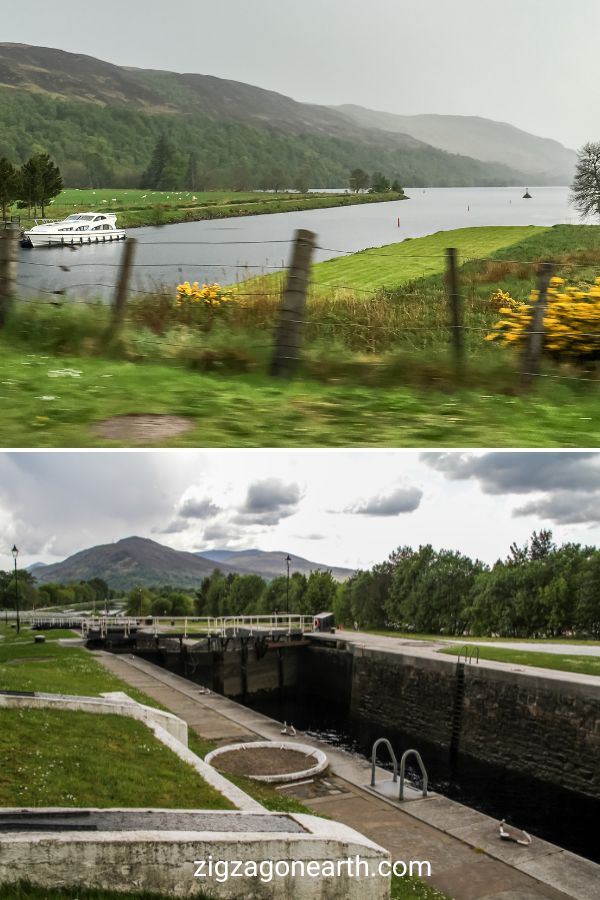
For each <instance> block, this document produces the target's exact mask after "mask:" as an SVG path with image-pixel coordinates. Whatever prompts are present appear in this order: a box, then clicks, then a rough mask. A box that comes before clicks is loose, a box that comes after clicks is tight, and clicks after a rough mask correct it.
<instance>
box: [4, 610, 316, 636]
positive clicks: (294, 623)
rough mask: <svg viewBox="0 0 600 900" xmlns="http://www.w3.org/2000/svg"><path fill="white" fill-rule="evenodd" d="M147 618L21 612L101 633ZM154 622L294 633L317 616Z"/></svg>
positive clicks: (29, 618) (37, 620)
mask: <svg viewBox="0 0 600 900" xmlns="http://www.w3.org/2000/svg"><path fill="white" fill-rule="evenodd" d="M3 615H4V617H5V618H6V619H7V620H8V619H13V618H15V617H16V613H15V612H14V611H13V610H6V611H4V613H3ZM145 618H147V617H146V616H141V617H139V616H127V615H119V616H82V615H65V614H61V613H46V614H44V613H43V612H37V611H36V612H33V611H29V612H25V613H21V621H23V622H28V623H30V624H31V625H34V626H35V625H37V624H50V625H62V626H64V627H67V628H73V627H75V628H83V627H85V628H86V629H87V630H88V631H89V630H90V628H99V630H100V631H101V632H105V631H106V630H107V628H108V627H109V626H110V627H117V628H119V627H122V628H123V627H124V628H125V630H131V629H132V628H133V627H134V626H136V625H139V624H140V622H141V621H142V620H143V619H145ZM151 618H152V624H153V625H154V630H156V629H157V628H158V627H160V621H161V619H162V620H163V621H168V622H169V623H175V622H177V623H178V624H180V623H181V624H182V625H183V630H184V633H185V634H187V633H188V630H189V627H190V626H191V625H192V624H193V625H198V626H199V627H200V628H201V629H202V630H205V631H207V632H213V633H220V634H225V632H226V631H227V630H228V629H234V630H237V629H239V628H245V629H250V631H251V632H253V631H254V630H257V631H267V630H284V631H287V633H288V634H290V633H291V632H292V631H302V632H309V631H313V625H314V623H313V616H304V615H300V614H298V613H284V614H281V613H280V614H277V615H261V616H218V617H215V616H152V617H151Z"/></svg>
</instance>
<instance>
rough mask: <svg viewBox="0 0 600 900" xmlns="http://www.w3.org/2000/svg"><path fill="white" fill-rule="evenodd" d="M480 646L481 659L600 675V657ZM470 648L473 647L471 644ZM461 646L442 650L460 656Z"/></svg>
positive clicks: (579, 673) (450, 654)
mask: <svg viewBox="0 0 600 900" xmlns="http://www.w3.org/2000/svg"><path fill="white" fill-rule="evenodd" d="M477 646H478V647H479V657H480V659H490V660H493V661H494V662H502V663H512V664H514V665H518V666H536V667H537V668H538V669H555V670H558V671H560V672H576V673H577V674H578V675H598V676H600V657H593V656H569V655H567V654H561V653H543V652H542V651H539V650H534V651H531V652H530V651H527V650H510V649H508V648H505V647H487V646H485V644H482V645H477ZM469 649H470V650H471V649H473V648H472V647H471V646H470V647H469ZM461 650H462V648H460V647H449V648H448V649H446V650H441V651H440V652H441V653H446V654H447V655H449V656H458V655H459V653H461Z"/></svg>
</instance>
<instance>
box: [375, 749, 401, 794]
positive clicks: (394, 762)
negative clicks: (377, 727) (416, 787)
mask: <svg viewBox="0 0 600 900" xmlns="http://www.w3.org/2000/svg"><path fill="white" fill-rule="evenodd" d="M380 744H385V745H386V747H387V748H388V750H389V753H390V756H391V757H392V763H393V764H394V777H393V778H392V781H398V760H397V759H396V754H395V753H394V749H393V747H392V745H391V744H390V742H389V741H388V739H387V738H378V739H377V740H376V741H375V743H374V744H373V749H372V750H371V787H375V761H376V759H377V748H378V747H379V745H380Z"/></svg>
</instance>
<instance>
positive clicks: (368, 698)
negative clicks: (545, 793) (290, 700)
mask: <svg viewBox="0 0 600 900" xmlns="http://www.w3.org/2000/svg"><path fill="white" fill-rule="evenodd" d="M305 666H306V668H307V670H308V685H309V687H310V688H311V690H312V691H313V692H315V693H317V694H318V696H320V697H321V698H323V699H324V698H325V697H326V696H330V697H333V698H335V699H336V700H338V701H339V702H342V703H345V704H346V705H347V709H348V713H349V715H350V716H351V717H352V718H353V720H354V721H355V723H357V727H361V726H363V727H364V731H365V733H368V734H369V736H370V737H371V738H372V737H373V736H382V735H386V734H391V733H394V732H404V733H407V734H408V735H411V736H415V737H418V738H419V739H422V740H423V741H426V742H428V743H430V744H433V745H437V747H439V748H440V749H441V750H442V751H444V752H447V753H449V752H450V751H451V750H452V751H458V752H459V753H460V754H461V756H465V757H470V758H472V759H475V760H477V761H479V762H481V763H485V764H489V765H491V766H494V767H495V768H497V769H505V770H509V771H511V772H514V773H519V774H521V775H524V776H528V777H532V778H535V779H538V780H541V781H546V782H549V783H551V784H552V785H555V786H559V787H561V788H564V789H565V790H568V791H575V792H577V793H579V794H584V795H587V796H588V797H592V798H595V799H599V798H600V766H599V765H598V759H599V757H600V690H599V689H598V688H597V687H596V686H595V685H585V684H580V683H576V682H574V681H570V680H569V678H568V675H565V679H564V680H563V679H560V678H556V677H548V678H545V677H538V676H535V675H533V674H527V673H526V672H514V671H509V670H507V669H503V670H497V669H492V668H485V667H484V666H477V665H475V664H472V665H467V666H465V667H464V694H463V695H462V697H461V694H460V680H459V676H458V674H457V673H458V668H457V663H456V661H455V660H453V659H451V658H445V657H440V659H439V660H438V659H435V660H430V659H426V658H422V657H419V658H417V657H413V656H411V655H410V650H408V651H407V652H406V653H397V652H395V653H390V652H385V651H375V650H368V649H366V648H362V647H359V646H356V645H346V644H345V643H344V642H343V641H339V642H338V644H337V646H336V644H334V643H333V642H332V645H331V646H329V647H324V646H321V645H319V646H311V647H310V648H309V651H308V654H307V659H306V661H305ZM344 679H345V680H346V682H345V683H344Z"/></svg>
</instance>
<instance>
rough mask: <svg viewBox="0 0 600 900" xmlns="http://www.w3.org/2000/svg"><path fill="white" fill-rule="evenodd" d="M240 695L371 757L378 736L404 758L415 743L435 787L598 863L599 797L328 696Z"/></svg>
mask: <svg viewBox="0 0 600 900" xmlns="http://www.w3.org/2000/svg"><path fill="white" fill-rule="evenodd" d="M236 699H238V701H239V702H243V703H244V705H245V706H248V707H250V708H251V709H254V710H256V711H257V712H261V713H263V714H264V715H267V716H270V717H271V718H273V719H276V720H277V721H280V722H283V721H286V722H288V724H289V723H293V725H294V727H295V728H296V729H297V730H298V731H302V732H305V733H306V736H307V737H309V738H313V739H320V740H322V741H325V742H326V743H328V744H331V745H332V746H334V747H339V748H341V749H344V750H347V751H349V752H350V753H353V754H356V755H358V756H361V757H366V758H368V759H369V760H370V758H371V748H372V746H373V743H374V741H375V740H377V738H380V737H386V738H388V740H390V742H391V744H392V746H393V747H394V751H395V752H396V755H397V757H398V759H400V756H401V755H402V752H403V751H404V750H407V749H408V748H409V747H411V748H415V749H416V750H418V751H419V752H420V754H421V756H422V757H423V761H424V763H425V767H426V769H427V773H428V775H429V780H430V788H431V790H433V791H437V792H439V793H440V794H443V795H444V796H446V797H450V798H451V799H452V800H456V801H457V802H459V803H464V804H465V805H466V806H469V807H472V808H474V809H477V810H479V811H480V812H483V813H485V814H486V815H489V816H492V817H493V818H497V819H498V820H500V819H506V820H507V822H509V823H510V824H511V825H514V826H515V827H517V828H523V829H525V831H528V832H529V833H530V834H531V835H532V836H535V837H538V838H541V839H543V840H546V841H549V842H550V843H553V844H557V845H558V846H559V847H564V848H565V849H567V850H571V851H572V852H573V853H577V854H579V855H581V856H585V857H587V858H588V859H591V860H594V861H595V862H600V840H599V831H598V822H599V821H600V801H598V800H593V799H591V798H586V797H583V796H582V795H580V794H575V793H573V792H570V791H566V790H562V789H560V788H558V787H555V786H553V785H549V784H547V783H545V782H541V781H535V780H534V779H532V778H531V777H530V776H524V775H519V774H517V773H515V772H514V771H510V770H509V769H508V768H506V769H500V768H497V767H495V766H489V765H485V764H483V763H481V762H477V761H475V760H473V759H471V758H467V757H465V756H462V755H461V754H458V756H457V757H456V758H454V759H453V758H451V756H450V754H449V752H448V750H445V749H442V748H440V747H437V746H435V745H433V744H431V743H429V742H427V741H423V740H422V739H421V738H419V737H418V736H416V735H411V734H410V733H408V732H402V731H400V730H396V731H389V730H388V731H386V730H384V729H382V728H380V727H378V726H376V725H372V724H367V723H365V722H362V721H358V720H353V719H352V718H351V717H350V716H349V715H348V713H347V712H346V711H345V710H344V709H343V708H342V707H341V706H339V705H336V704H334V703H330V702H325V701H324V700H323V699H322V698H321V697H315V696H311V697H306V696H302V695H301V694H288V695H287V696H277V697H271V696H268V697H263V696H257V695H255V696H251V697H247V698H246V699H245V700H244V701H241V700H239V698H236ZM381 751H382V752H381V759H380V760H378V762H379V764H380V765H383V766H385V767H386V768H387V767H388V766H387V764H386V750H385V748H383V747H382V748H381ZM389 768H390V769H391V765H390V766H389ZM417 775H418V771H417V770H416V769H411V768H410V766H409V767H408V776H409V779H410V780H413V779H414V781H415V782H418V778H417Z"/></svg>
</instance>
